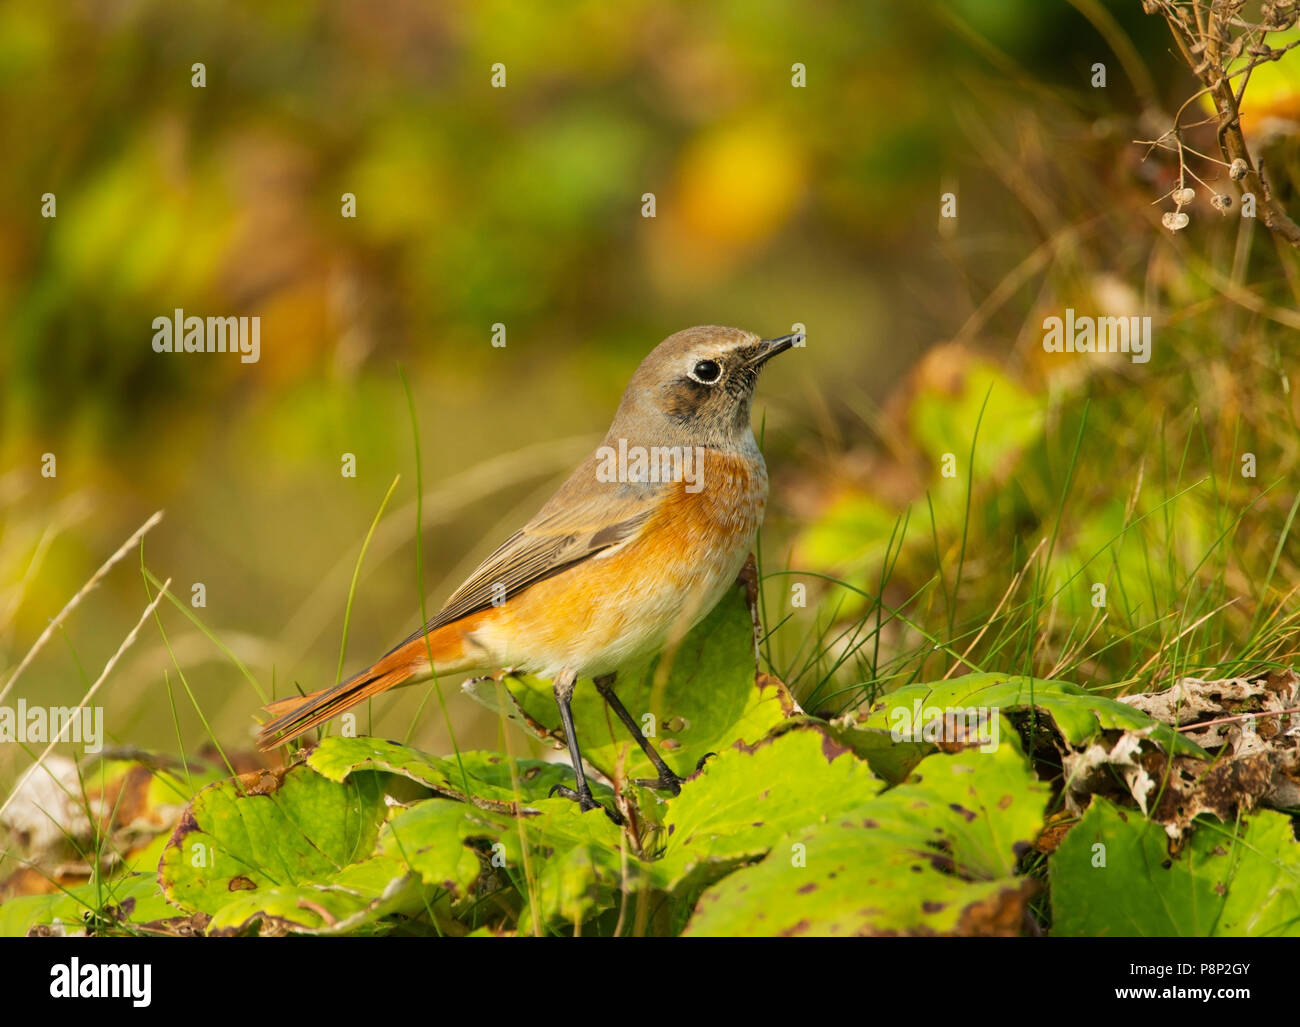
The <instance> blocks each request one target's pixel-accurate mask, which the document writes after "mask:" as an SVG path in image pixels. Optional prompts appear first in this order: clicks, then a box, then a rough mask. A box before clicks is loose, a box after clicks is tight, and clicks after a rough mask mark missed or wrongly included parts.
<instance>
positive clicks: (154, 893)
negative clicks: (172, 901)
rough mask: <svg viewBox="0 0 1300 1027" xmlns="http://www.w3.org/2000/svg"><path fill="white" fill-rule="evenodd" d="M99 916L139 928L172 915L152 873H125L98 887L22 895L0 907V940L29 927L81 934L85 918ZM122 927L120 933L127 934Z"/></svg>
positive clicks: (25, 932) (128, 928)
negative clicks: (136, 925)
mask: <svg viewBox="0 0 1300 1027" xmlns="http://www.w3.org/2000/svg"><path fill="white" fill-rule="evenodd" d="M91 912H102V913H103V916H104V918H105V919H107V920H114V921H117V922H119V923H122V924H139V923H144V922H146V921H151V920H161V919H164V918H167V917H172V916H175V915H176V910H175V909H174V908H173V907H172V906H170V905H168V903H167V901H166V900H165V899H164V898H163V896H162V892H160V891H159V889H158V879H157V877H156V876H155V875H154V874H153V873H129V874H126V875H124V876H122V877H118V878H116V879H114V880H110V881H106V882H103V883H102V884H100V885H99V886H98V887H96V885H94V884H79V885H75V886H73V887H71V888H68V889H67V890H66V891H59V892H54V893H53V894H50V895H22V896H19V897H17V898H12V899H8V900H6V901H5V902H4V903H2V904H0V937H4V938H16V937H22V936H24V935H26V934H27V933H28V932H29V931H30V930H31V929H32V928H33V927H37V926H51V927H56V928H64V929H66V930H67V931H68V933H77V934H80V933H83V932H84V931H85V929H86V926H87V921H86V917H87V915H88V914H90V913H91ZM130 929H131V928H130V927H124V928H123V931H124V932H125V931H129V930H130Z"/></svg>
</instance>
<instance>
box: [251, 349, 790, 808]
mask: <svg viewBox="0 0 1300 1027" xmlns="http://www.w3.org/2000/svg"><path fill="white" fill-rule="evenodd" d="M799 339H800V337H799V336H796V335H785V336H781V337H780V338H776V339H760V338H759V337H758V336H757V335H754V334H753V333H751V332H746V331H741V330H740V329H738V328H724V327H718V326H713V325H710V326H703V327H697V328H687V329H685V330H684V331H680V332H677V333H676V334H675V335H670V336H669V337H668V338H667V339H665V340H664V341H663V342H661V343H660V344H659V345H658V346H656V347H655V348H654V349H653V350H652V351H651V353H650V355H649V356H647V357H646V358H645V359H644V360H643V361H642V362H641V366H640V367H638V368H637V370H636V373H635V374H633V375H632V380H631V382H630V383H629V384H628V387H627V390H626V391H625V392H624V393H623V399H622V401H621V402H620V403H619V406H618V411H617V412H616V413H615V415H614V422H613V424H612V425H610V429H609V432H608V433H607V434H606V435H605V438H604V441H603V443H602V444H601V446H600V447H598V448H597V449H596V451H595V452H594V453H592V455H591V456H589V457H588V458H587V459H586V460H585V461H584V462H583V463H582V464H580V465H579V466H578V468H577V469H576V470H575V471H574V472H573V473H572V474H571V475H569V478H568V480H566V481H565V482H564V484H563V485H561V486H560V488H559V491H557V492H556V493H555V495H554V496H552V497H551V498H550V500H548V501H547V503H546V504H545V505H544V506H543V507H542V508H541V510H539V511H538V512H537V514H536V515H535V516H534V517H533V518H532V520H530V521H529V522H528V523H527V524H525V525H524V527H523V528H521V529H520V530H519V531H517V532H516V533H515V534H514V535H512V536H511V537H510V538H509V539H507V540H506V541H505V543H504V544H503V545H501V546H500V548H498V549H497V550H496V552H494V553H492V555H491V556H489V557H488V558H487V559H485V560H484V561H483V562H482V563H481V564H479V566H478V567H477V569H475V571H474V572H473V573H472V574H471V575H470V576H469V578H468V579H467V580H466V581H465V583H464V584H463V585H461V586H460V588H458V589H457V590H456V591H455V592H454V593H453V594H452V596H451V598H449V599H448V600H447V602H446V605H444V606H443V608H442V609H441V610H440V611H439V612H438V614H437V615H436V616H435V617H434V618H433V619H432V620H430V621H429V623H427V624H426V625H424V627H422V628H420V629H419V630H417V631H416V632H415V633H414V634H412V635H411V636H410V637H409V638H407V639H406V640H405V641H403V642H402V643H401V644H399V645H398V646H396V647H395V648H394V649H392V650H391V651H389V652H388V653H387V654H385V655H384V656H383V657H381V658H380V659H379V660H378V661H376V662H375V663H374V664H373V665H372V666H370V667H367V668H366V669H365V670H363V671H361V672H360V673H359V674H356V675H354V676H353V677H351V678H349V679H348V680H346V681H343V682H341V683H339V684H337V685H333V686H331V687H329V688H323V689H321V690H319V691H316V692H311V693H309V694H307V695H303V696H295V697H292V698H288V699H280V700H278V701H275V702H272V703H270V704H269V705H268V706H267V707H266V709H267V711H268V712H269V713H270V715H271V716H272V718H273V719H272V720H271V721H270V723H268V724H266V725H265V726H264V727H263V728H262V730H261V733H260V734H259V736H258V745H259V746H260V747H261V748H262V749H263V750H265V749H271V748H274V747H275V746H277V745H281V744H283V743H285V742H288V741H290V740H292V739H294V738H296V737H298V736H299V735H301V734H302V733H303V732H305V731H308V730H310V729H311V728H313V727H315V726H316V725H318V724H320V723H322V722H324V721H326V720H329V719H330V718H331V717H335V716H337V715H338V714H340V713H342V712H343V711H344V710H347V709H349V708H351V707H352V706H355V705H356V704H357V703H359V702H362V701H363V700H365V699H370V698H372V697H374V696H376V695H379V694H380V693H381V692H386V691H388V689H390V688H396V687H398V686H400V685H409V684H413V683H415V682H417V681H422V680H425V679H427V678H429V677H431V676H433V675H434V674H435V673H436V674H437V675H439V676H441V675H446V674H455V673H459V672H466V671H469V672H490V671H494V670H499V669H502V668H510V669H512V670H515V671H520V672H524V673H530V674H536V675H539V676H541V677H544V678H547V679H549V680H551V681H552V682H553V685H554V691H555V701H556V703H557V704H558V706H559V709H560V720H561V723H562V724H563V726H564V735H565V739H566V740H567V742H568V746H569V755H570V757H571V758H572V760H573V771H574V776H575V778H576V784H577V788H576V789H571V788H567V787H563V786H560V787H557V788H556V789H555V791H558V792H559V794H561V795H564V796H565V797H567V798H569V799H572V800H573V801H575V802H577V803H578V805H579V807H580V808H581V809H582V810H583V811H584V812H585V811H587V810H592V809H604V807H603V806H601V805H600V804H599V803H598V802H596V800H595V799H594V798H593V797H592V793H591V787H590V785H589V784H588V783H587V777H586V774H585V772H584V770H583V765H582V753H581V751H580V749H579V747H578V739H577V736H576V734H575V732H574V728H573V716H572V713H571V711H570V702H571V701H572V698H573V690H574V687H575V685H576V684H577V682H578V679H579V678H591V679H593V683H594V684H595V686H596V690H597V691H598V692H599V693H600V695H601V696H602V697H603V698H604V700H605V701H606V702H607V703H608V704H609V706H610V708H611V709H612V710H613V711H614V713H615V714H616V715H617V716H618V718H619V720H621V721H622V722H623V724H624V725H625V726H626V727H627V729H628V731H629V732H631V734H632V736H633V738H634V739H635V740H636V742H637V744H638V745H639V746H640V747H641V749H642V751H644V752H645V754H646V757H647V758H648V759H649V760H650V762H651V763H652V764H653V766H654V768H655V770H656V771H657V772H658V774H659V777H658V778H657V779H655V780H653V781H646V782H639V783H644V784H646V785H647V786H649V787H651V788H655V789H660V790H665V791H668V792H670V793H672V794H673V795H676V794H677V793H678V792H679V791H680V790H681V784H682V778H681V777H680V776H678V774H676V773H675V772H674V771H673V770H672V769H671V768H669V766H668V765H667V764H666V763H665V762H664V761H663V759H662V758H661V757H660V756H659V754H658V753H657V752H656V751H655V750H654V747H653V746H651V744H650V743H649V741H647V740H646V737H645V735H643V734H642V733H641V729H640V727H639V726H638V724H637V722H636V720H635V719H634V718H633V716H632V715H631V714H630V713H628V711H627V709H626V708H624V706H623V704H622V703H621V702H620V701H619V699H618V696H617V695H615V693H614V688H613V686H614V681H615V678H616V675H617V673H618V669H619V668H620V667H621V666H624V665H625V664H627V663H629V662H630V661H632V660H634V659H636V658H637V657H640V656H644V655H647V654H650V653H654V652H658V651H659V650H661V649H662V648H664V646H665V645H666V644H668V643H671V642H674V641H676V640H680V639H681V638H682V636H684V635H685V634H686V632H687V631H689V630H690V629H691V628H692V627H693V626H694V625H695V624H697V623H698V622H699V621H700V620H701V619H702V618H703V617H704V616H705V615H706V614H708V613H709V611H710V610H712V609H713V607H714V606H715V605H716V604H717V602H718V601H719V600H720V599H721V598H722V596H723V594H724V593H725V592H726V590H727V588H728V586H730V585H731V584H732V583H733V582H734V581H735V580H736V577H737V575H738V574H739V573H740V571H741V569H742V568H743V567H744V565H745V562H746V560H747V559H748V557H749V554H750V551H751V548H752V546H753V543H754V537H755V535H756V533H757V531H758V527H759V525H760V524H761V523H762V520H763V511H764V509H765V508H766V506H767V467H766V465H765V464H764V462H763V455H762V453H761V452H759V448H758V443H757V442H756V441H755V440H754V433H753V430H752V429H751V428H750V423H749V419H750V405H751V402H752V400H753V395H754V386H755V384H756V383H757V381H758V374H759V371H760V370H761V369H762V368H763V366H764V364H766V363H767V361H768V360H770V359H771V358H772V357H774V356H776V355H777V354H778V353H782V352H784V351H785V350H787V349H789V348H790V347H791V346H793V345H794V344H795V342H796V341H798V340H799ZM605 813H606V814H607V815H608V816H609V817H610V818H611V819H612V820H614V821H615V822H616V823H621V822H622V818H621V816H620V815H619V814H618V812H617V811H615V810H609V809H605Z"/></svg>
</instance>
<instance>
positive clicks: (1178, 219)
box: [1160, 210, 1188, 232]
mask: <svg viewBox="0 0 1300 1027" xmlns="http://www.w3.org/2000/svg"><path fill="white" fill-rule="evenodd" d="M1187 220H1188V219H1187V215H1186V214H1184V213H1183V212H1182V211H1181V210H1167V211H1165V213H1164V217H1162V218H1161V219H1160V223H1161V224H1162V225H1164V226H1165V227H1166V228H1167V229H1169V231H1171V232H1177V231H1178V230H1179V229H1180V228H1186V227H1187Z"/></svg>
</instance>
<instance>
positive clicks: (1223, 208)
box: [1210, 193, 1232, 214]
mask: <svg viewBox="0 0 1300 1027" xmlns="http://www.w3.org/2000/svg"><path fill="white" fill-rule="evenodd" d="M1210 206H1211V207H1213V208H1214V209H1215V210H1217V211H1219V213H1221V214H1226V213H1228V211H1230V210H1231V209H1232V197H1231V196H1229V195H1228V194H1227V193H1215V194H1214V195H1213V196H1211V197H1210Z"/></svg>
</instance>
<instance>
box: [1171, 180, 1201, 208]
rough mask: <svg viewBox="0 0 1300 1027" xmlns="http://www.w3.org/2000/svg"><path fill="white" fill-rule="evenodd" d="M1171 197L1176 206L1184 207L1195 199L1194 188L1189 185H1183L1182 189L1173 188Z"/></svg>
mask: <svg viewBox="0 0 1300 1027" xmlns="http://www.w3.org/2000/svg"><path fill="white" fill-rule="evenodd" d="M1173 199H1174V202H1175V203H1176V204H1178V206H1180V207H1185V206H1187V205H1188V204H1189V203H1191V202H1192V201H1193V200H1194V199H1196V190H1195V189H1193V188H1192V187H1191V186H1190V185H1189V186H1184V187H1183V188H1182V189H1175V190H1174V192H1173Z"/></svg>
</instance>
